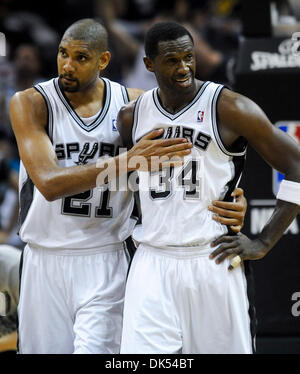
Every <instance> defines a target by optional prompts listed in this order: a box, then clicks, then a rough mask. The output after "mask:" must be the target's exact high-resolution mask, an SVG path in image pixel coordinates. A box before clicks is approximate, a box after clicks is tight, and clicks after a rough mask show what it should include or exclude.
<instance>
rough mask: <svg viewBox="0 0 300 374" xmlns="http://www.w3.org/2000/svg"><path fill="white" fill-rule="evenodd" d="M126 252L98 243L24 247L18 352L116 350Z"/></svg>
mask: <svg viewBox="0 0 300 374" xmlns="http://www.w3.org/2000/svg"><path fill="white" fill-rule="evenodd" d="M127 270H128V258H127V256H126V252H125V250H124V247H123V244H122V243H120V244H117V245H114V246H106V247H102V248H99V249H84V250H77V249H76V250H67V249H58V250H50V249H43V248H33V247H32V246H29V245H27V246H26V247H25V249H24V254H23V264H22V275H21V283H20V301H19V306H18V314H19V327H18V333H19V353H30V354H38V353H45V354H60V353H61V354H68V353H91V354H96V353H106V354H110V353H112V354H116V353H119V352H120V340H121V328H122V313H123V302H124V292H125V282H126V275H127Z"/></svg>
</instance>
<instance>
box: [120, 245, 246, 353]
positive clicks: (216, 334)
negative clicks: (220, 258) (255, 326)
mask: <svg viewBox="0 0 300 374" xmlns="http://www.w3.org/2000/svg"><path fill="white" fill-rule="evenodd" d="M211 252H212V249H211V248H200V249H199V248H193V249H191V248H178V249H175V250H170V249H158V248H154V247H151V246H148V245H145V244H140V245H139V247H138V249H137V251H136V253H135V256H134V257H133V261H132V264H131V267H130V271H129V275H128V280H127V285H126V291H125V305H124V316H123V334H122V341H121V353H124V354H125V353H133V354H135V353H137V354H176V353H183V354H213V353H215V354H229V353H236V354H237V353H249V354H250V353H252V337H251V333H250V318H249V314H248V308H249V302H248V298H247V289H246V288H247V284H246V278H245V274H244V271H243V266H239V267H237V268H235V269H234V270H232V271H228V269H227V268H228V265H229V260H226V261H225V262H223V263H221V264H218V265H217V264H216V263H215V261H214V260H211V259H209V254H210V253H211Z"/></svg>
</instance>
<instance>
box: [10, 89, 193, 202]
mask: <svg viewBox="0 0 300 374" xmlns="http://www.w3.org/2000/svg"><path fill="white" fill-rule="evenodd" d="M10 118H11V122H12V126H13V130H14V133H15V136H16V139H17V143H18V148H19V153H20V157H21V159H22V161H23V163H24V166H25V168H26V170H27V172H28V174H29V176H30V178H31V179H32V181H33V183H34V184H35V186H36V187H37V188H38V189H39V191H40V192H41V193H42V194H43V195H44V197H45V198H46V199H47V200H49V201H53V200H56V199H58V198H61V197H64V196H69V195H73V194H77V193H80V192H84V191H86V190H88V189H91V188H94V187H95V186H96V179H97V176H98V175H99V173H100V172H101V171H104V170H106V169H107V168H109V166H110V163H111V164H113V165H114V166H115V167H116V169H115V170H116V176H120V175H121V174H124V173H127V172H128V171H132V170H134V168H133V167H132V166H131V167H128V170H124V169H126V168H122V170H121V169H120V167H119V165H121V164H122V165H124V162H121V159H125V162H126V163H127V166H128V164H129V163H130V160H131V158H132V157H135V156H136V155H138V156H143V157H144V158H145V159H146V160H147V162H148V163H149V165H150V164H151V157H152V155H153V154H155V152H158V153H159V154H160V155H167V156H168V157H172V156H173V155H176V156H179V157H182V156H183V155H185V154H187V153H189V148H190V145H188V144H187V142H186V140H185V139H172V141H161V140H154V139H155V138H156V137H158V136H159V135H160V131H159V130H157V131H154V132H153V134H152V133H151V134H148V135H147V136H146V137H144V138H142V139H141V140H140V141H139V142H138V143H137V144H136V145H135V147H133V148H132V149H131V150H130V152H128V153H127V154H126V153H125V154H122V155H120V156H116V157H114V158H111V159H109V160H105V161H103V166H102V165H101V163H99V162H98V163H97V164H89V165H78V166H73V167H67V168H61V167H59V164H58V159H57V157H56V153H55V151H54V149H53V146H52V144H51V141H50V139H49V137H48V135H47V132H46V125H47V108H46V104H45V102H44V99H43V98H42V96H41V95H40V94H39V93H38V92H37V91H36V90H35V89H33V88H31V89H28V90H25V91H23V92H18V93H16V94H15V95H14V96H13V98H12V100H11V102H10ZM162 143H163V144H162ZM107 181H108V180H105V182H107Z"/></svg>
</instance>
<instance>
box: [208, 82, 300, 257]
mask: <svg viewBox="0 0 300 374" xmlns="http://www.w3.org/2000/svg"><path fill="white" fill-rule="evenodd" d="M218 115H219V130H220V133H221V137H222V140H223V142H224V143H225V145H227V146H228V147H229V146H230V145H231V144H233V143H234V141H235V140H236V139H237V138H238V137H240V136H242V137H244V138H245V139H247V141H248V142H249V143H250V144H251V145H252V147H253V148H254V149H255V150H256V151H257V152H258V153H259V154H260V155H261V156H262V157H263V158H264V160H265V161H266V162H267V163H269V164H270V165H271V166H272V167H273V168H275V169H277V170H278V171H280V172H281V173H283V174H284V175H285V179H286V180H288V181H292V182H297V183H299V182H300V147H299V146H298V145H297V144H296V142H294V141H293V140H292V139H291V138H290V137H289V136H288V135H286V134H285V133H283V132H282V131H280V130H279V129H277V128H275V127H274V126H273V125H272V124H271V122H270V121H269V120H268V118H267V116H266V115H265V113H264V112H263V111H262V110H261V108H259V106H258V105H256V104H255V103H254V102H253V101H251V100H250V99H248V98H246V97H244V96H242V95H239V94H237V93H234V92H231V91H229V90H227V89H224V90H223V92H222V93H221V97H220V99H219V103H218ZM299 211H300V206H299V205H298V204H295V203H291V202H287V201H283V200H277V204H276V207H275V210H274V212H273V215H272V217H271V218H270V220H269V221H268V223H267V224H266V225H265V227H264V229H263V230H262V232H261V233H260V234H259V235H258V237H257V238H255V239H254V240H250V239H248V238H247V237H246V236H245V235H242V234H239V235H238V236H236V237H229V236H223V237H221V238H219V239H217V240H216V241H215V242H214V243H212V245H213V246H216V245H219V244H221V245H220V246H219V247H218V249H217V250H215V251H214V252H213V253H212V254H211V258H216V257H217V256H219V257H218V258H217V260H216V261H217V262H222V261H223V260H224V259H225V258H226V257H228V256H230V255H234V254H237V255H240V257H241V258H242V259H251V260H254V259H260V258H262V257H264V256H265V255H266V254H267V253H268V252H269V251H270V249H271V248H272V247H273V246H274V245H275V244H276V243H277V241H278V240H279V239H280V238H281V236H282V235H283V233H284V231H285V230H286V228H287V227H288V226H289V225H290V224H291V222H292V221H293V219H294V218H295V217H296V215H297V214H298V212H299Z"/></svg>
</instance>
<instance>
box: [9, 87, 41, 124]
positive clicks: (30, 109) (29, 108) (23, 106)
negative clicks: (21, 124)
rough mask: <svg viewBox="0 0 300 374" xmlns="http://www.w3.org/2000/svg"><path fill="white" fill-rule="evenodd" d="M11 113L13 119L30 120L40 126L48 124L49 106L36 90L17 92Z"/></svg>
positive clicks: (11, 105) (10, 108)
mask: <svg viewBox="0 0 300 374" xmlns="http://www.w3.org/2000/svg"><path fill="white" fill-rule="evenodd" d="M9 111H10V116H11V118H16V117H18V118H20V117H23V118H27V119H29V118H30V120H31V121H33V122H35V123H40V124H45V123H46V122H47V105H46V103H45V100H44V98H43V97H42V95H41V94H40V93H39V92H38V91H37V90H36V89H35V88H28V89H26V90H24V91H17V92H16V93H15V94H14V95H13V97H12V98H11V100H10V103H9ZM17 123H18V122H16V123H15V126H17Z"/></svg>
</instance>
